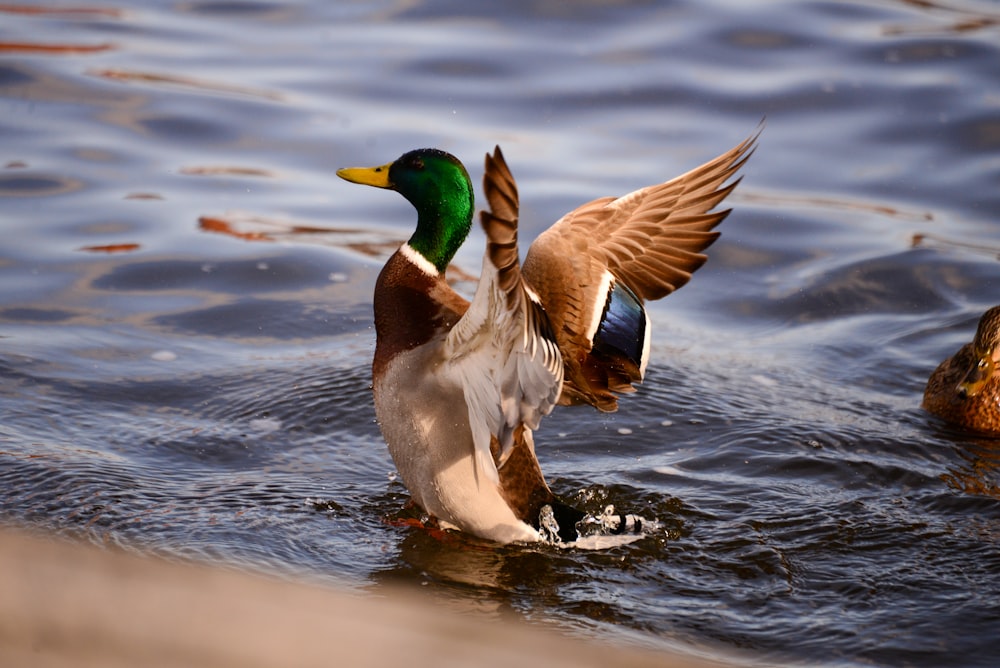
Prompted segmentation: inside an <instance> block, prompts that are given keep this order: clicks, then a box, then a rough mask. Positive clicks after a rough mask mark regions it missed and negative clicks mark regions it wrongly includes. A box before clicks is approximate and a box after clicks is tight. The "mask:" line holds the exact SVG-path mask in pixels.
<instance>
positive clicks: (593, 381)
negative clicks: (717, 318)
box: [522, 130, 760, 410]
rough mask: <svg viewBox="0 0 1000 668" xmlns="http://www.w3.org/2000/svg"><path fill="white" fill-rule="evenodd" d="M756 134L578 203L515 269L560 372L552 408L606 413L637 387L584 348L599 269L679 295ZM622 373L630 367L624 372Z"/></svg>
mask: <svg viewBox="0 0 1000 668" xmlns="http://www.w3.org/2000/svg"><path fill="white" fill-rule="evenodd" d="M759 134H760V131H759V130H758V132H757V133H755V134H754V135H752V136H751V137H749V138H748V139H746V140H744V141H743V142H741V143H740V144H738V145H737V146H735V147H734V148H732V149H730V150H729V151H727V152H726V153H724V154H722V155H720V156H719V157H717V158H715V159H714V160H711V161H709V162H707V163H705V164H704V165H701V166H700V167H696V168H695V169H693V170H691V171H690V172H687V173H686V174H683V175H682V176H679V177H677V178H675V179H672V180H670V181H668V182H666V183H662V184H659V185H653V186H648V187H646V188H642V189H640V190H636V191H635V192H632V193H629V194H627V195H624V196H623V197H620V198H617V199H615V198H612V197H604V198H600V199H596V200H594V201H592V202H588V203H587V204H584V205H583V206H581V207H579V208H578V209H575V210H574V211H572V212H570V213H568V214H566V215H565V216H563V217H562V218H561V219H560V220H559V221H558V222H557V223H556V224H555V225H553V226H552V227H550V228H549V229H548V230H546V231H545V232H544V233H542V235H541V236H539V237H538V239H537V240H535V242H534V243H533V244H532V245H531V248H530V249H529V251H528V255H527V257H526V259H525V262H524V266H523V268H522V274H523V275H524V277H525V279H526V280H527V282H528V284H529V285H531V287H532V288H533V289H534V290H535V292H537V293H538V295H539V296H540V298H541V301H542V304H544V306H545V309H546V311H547V313H548V316H549V320H550V321H551V323H552V326H553V329H554V333H555V336H556V340H557V341H558V343H559V349H560V351H561V352H562V355H563V361H564V365H565V382H564V384H563V395H562V398H561V400H560V401H561V403H580V402H586V403H589V404H592V405H594V406H596V407H597V408H600V409H601V410H615V409H616V408H617V399H616V397H615V395H614V393H615V392H627V391H631V390H632V389H633V388H632V383H633V382H636V381H638V380H641V374H640V373H639V370H638V369H637V368H634V365H623V364H622V363H621V361H620V360H615V361H612V362H609V360H607V359H602V358H601V357H600V356H599V355H597V354H596V353H595V352H594V351H592V350H591V346H592V341H590V340H589V339H588V337H587V328H588V326H589V325H590V323H592V322H593V320H594V311H595V309H603V307H604V301H603V300H604V298H605V297H604V295H600V296H598V295H597V292H598V290H599V289H600V288H601V287H602V280H603V277H604V274H605V270H607V271H610V272H611V274H612V275H613V276H614V277H615V279H617V280H619V281H621V282H623V283H624V284H625V285H627V286H628V287H629V288H630V289H631V290H632V291H633V292H635V294H636V295H637V296H638V297H639V298H640V299H642V300H652V299H660V298H662V297H664V296H666V295H668V294H670V293H671V292H673V291H674V290H676V289H678V288H680V287H681V286H683V285H684V284H685V283H687V282H688V280H690V278H691V274H692V273H693V272H694V271H696V270H697V269H698V268H699V267H700V266H701V265H702V264H704V262H705V260H706V256H705V255H704V254H703V253H702V251H703V250H705V249H706V248H707V247H708V246H709V245H711V244H712V242H713V241H715V240H716V239H717V238H718V236H719V233H718V232H715V231H713V230H714V228H715V227H716V226H717V225H718V224H719V223H720V222H722V221H723V220H724V219H725V218H726V216H727V215H728V214H729V210H728V209H727V210H723V211H714V212H713V211H711V209H713V208H714V207H716V206H717V205H718V204H719V203H720V202H721V201H722V200H723V199H725V198H726V196H727V195H729V193H730V192H732V190H733V188H735V187H736V185H737V184H738V183H739V179H736V180H733V181H732V182H730V183H728V184H727V183H726V182H727V181H730V179H731V178H732V177H733V176H734V175H735V174H736V172H737V171H738V170H739V169H740V168H741V167H742V166H743V164H744V163H745V162H746V160H747V159H748V158H749V157H750V155H751V154H752V153H753V151H754V147H755V145H756V141H757V137H758V136H759ZM629 366H631V368H629Z"/></svg>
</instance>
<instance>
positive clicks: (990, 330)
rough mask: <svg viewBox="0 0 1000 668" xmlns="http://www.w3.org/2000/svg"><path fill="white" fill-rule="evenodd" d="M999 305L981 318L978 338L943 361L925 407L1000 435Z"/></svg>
mask: <svg viewBox="0 0 1000 668" xmlns="http://www.w3.org/2000/svg"><path fill="white" fill-rule="evenodd" d="M998 363H1000V306H994V307H993V308H991V309H989V310H988V311H986V313H984V314H983V317H982V318H980V319H979V327H978V328H977V329H976V338H975V339H973V340H972V342H971V343H966V344H965V345H964V346H962V347H961V348H960V349H959V351H958V352H957V353H955V354H954V355H952V356H951V357H949V358H948V359H946V360H945V361H944V362H941V364H940V365H938V368H937V369H935V370H934V373H932V374H931V377H930V379H929V380H928V381H927V387H926V389H924V408H926V409H927V410H928V411H929V412H931V413H933V414H934V415H937V416H938V417H940V418H943V419H944V420H947V421H948V422H950V423H952V424H954V425H956V426H958V427H962V428H963V429H969V430H972V431H977V432H982V433H986V434H993V435H1000V366H997V365H998Z"/></svg>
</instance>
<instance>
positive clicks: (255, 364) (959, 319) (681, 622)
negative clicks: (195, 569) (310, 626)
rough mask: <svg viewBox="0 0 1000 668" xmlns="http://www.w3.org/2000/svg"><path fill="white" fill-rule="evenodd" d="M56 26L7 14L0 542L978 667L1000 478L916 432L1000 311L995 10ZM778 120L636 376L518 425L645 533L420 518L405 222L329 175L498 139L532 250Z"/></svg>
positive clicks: (159, 19)
mask: <svg viewBox="0 0 1000 668" xmlns="http://www.w3.org/2000/svg"><path fill="white" fill-rule="evenodd" d="M36 4H37V3H35V4H32V3H22V4H21V5H17V4H14V5H10V4H8V5H4V6H2V7H0V14H3V17H4V20H3V21H2V22H0V102H2V104H3V105H4V113H3V114H0V137H2V139H3V144H2V145H3V155H2V156H0V231H2V234H3V236H2V241H0V378H2V382H0V416H2V417H0V490H2V491H0V513H2V517H3V518H4V519H5V520H6V521H12V522H20V523H27V524H31V525H33V526H37V527H42V528H46V529H49V530H53V531H58V532H63V533H69V534H74V535H80V536H83V537H85V538H87V539H89V540H93V541H99V542H105V543H108V544H117V545H124V546H127V547H129V548H132V549H143V550H152V551H157V552H160V553H163V554H167V555H173V556H183V557H196V558H202V559H211V560H215V561H222V562H225V563H230V564H235V565H238V566H241V567H247V568H258V569H266V570H276V571H280V572H305V573H308V574H309V575H311V576H313V577H319V578H325V579H329V580H333V581H336V582H339V583H341V584H346V585H347V586H350V587H355V588H359V589H365V588H367V589H370V590H374V591H376V592H377V591H379V590H380V587H381V585H382V584H383V583H388V582H392V583H398V582H403V583H409V584H414V585H418V586H420V587H421V589H423V590H426V591H428V592H430V593H431V594H432V595H435V596H438V597H439V598H440V599H442V600H444V601H446V602H447V603H448V604H449V605H452V606H455V607H458V608H459V609H462V610H468V611H474V612H475V613H476V614H482V615H487V616H490V617H495V618H503V617H505V616H518V617H525V618H528V619H531V620H533V621H535V622H538V623H545V624H553V625H556V626H559V627H560V628H563V629H569V630H571V631H572V632H574V633H580V634H586V635H596V636H600V637H614V638H617V639H620V638H621V637H623V636H627V637H628V638H629V639H634V640H635V641H636V642H641V643H645V644H652V645H657V644H678V643H679V644H685V645H689V646H690V645H696V646H700V647H707V648H719V649H722V650H729V649H733V648H740V650H742V651H746V652H747V653H748V654H749V656H750V658H751V660H753V661H755V662H757V663H761V662H764V663H773V662H777V661H780V660H785V659H788V660H793V661H799V662H805V663H809V664H815V663H823V662H834V663H847V664H854V663H877V664H892V665H919V666H937V665H941V664H942V663H949V664H955V665H968V666H974V665H982V666H987V665H992V661H993V657H994V656H995V655H996V653H997V650H998V649H1000V646H998V642H1000V641H998V639H997V634H996V623H997V620H998V619H1000V603H998V601H1000V589H998V584H997V578H996V573H997V572H1000V550H998V549H997V548H998V540H1000V532H998V530H997V527H998V526H1000V524H998V522H1000V505H998V497H997V491H996V490H997V482H998V476H1000V472H998V466H1000V457H998V454H997V453H998V452H1000V448H998V447H997V445H996V443H995V442H994V441H993V440H990V439H982V438H977V437H973V436H969V435H964V434H961V433H957V432H955V431H953V430H950V429H947V428H945V427H943V425H941V424H940V423H939V422H938V421H937V420H936V419H935V418H933V417H931V416H929V415H927V414H926V413H924V412H923V411H922V410H921V409H920V397H921V393H922V391H923V387H924V383H925V382H926V379H927V376H928V374H929V373H930V372H931V370H933V369H934V367H935V366H936V365H937V364H938V363H939V362H940V361H941V360H942V359H944V357H946V356H947V355H949V354H951V353H952V352H954V350H956V349H957V348H958V346H959V345H960V344H961V343H963V342H965V341H967V340H969V337H970V335H971V333H972V332H973V331H974V330H975V324H976V322H977V321H978V318H979V316H980V315H981V314H982V312H983V311H984V310H985V309H986V308H987V307H988V306H991V305H993V304H995V303H996V302H997V299H996V295H997V285H998V283H1000V265H998V258H1000V233H998V228H997V220H996V217H997V212H1000V190H998V189H997V187H996V184H997V178H998V176H1000V162H998V160H997V157H996V156H997V148H998V146H1000V139H998V137H1000V132H998V128H1000V121H998V120H997V119H998V109H1000V79H998V75H997V67H996V64H997V62H998V55H1000V54H998V46H997V45H998V44H1000V40H998V39H997V37H998V34H997V33H998V30H1000V27H998V26H1000V23H998V21H997V17H998V14H997V12H996V8H995V7H994V6H993V5H992V4H991V3H982V2H974V1H973V2H963V3H961V4H953V3H946V2H942V3H930V2H893V1H891V0H884V1H881V2H865V3H854V2H848V3H837V4H831V3H815V2H776V3H750V4H747V3H733V2H727V1H726V0H718V1H716V2H710V3H707V4H706V3H689V2H675V3H668V4H662V3H659V4H657V3H652V4H650V3H631V2H624V3H614V4H611V5H608V4H600V3H598V4H583V5H580V4H577V5H573V6H572V9H570V8H569V7H570V6H569V5H566V4H565V3H552V2H544V1H542V2H530V3H521V4H518V5H511V6H508V7H505V9H504V11H503V12H497V11H496V10H494V9H492V8H490V7H488V6H485V5H484V6H479V5H468V4H461V3H447V2H445V3H393V2H381V3H376V4H374V5H371V4H359V5H351V4H344V3H319V2H308V1H303V2H300V3H293V4H269V3H248V2H231V3H230V2H225V3H217V2H186V3H175V4H171V5H165V6H162V7H161V6H152V5H150V4H149V3H132V4H128V3H125V4H124V5H121V4H120V5H116V6H115V7H103V6H79V7H38V6H36ZM764 116H766V118H767V130H766V132H765V134H764V136H763V138H762V142H761V145H760V148H759V150H758V151H757V152H756V154H755V155H754V157H753V159H752V160H751V162H750V163H749V164H748V168H747V171H746V175H745V180H744V182H743V184H742V185H741V186H740V189H739V190H738V191H737V193H736V195H735V197H734V198H733V200H732V201H731V204H732V205H733V206H734V208H735V210H734V212H733V214H732V215H731V216H730V217H729V218H728V219H727V220H726V222H725V223H724V224H723V225H722V228H721V231H722V237H721V239H720V240H719V242H718V243H716V244H715V245H714V246H712V248H711V249H710V251H709V256H710V259H709V261H708V263H707V264H706V266H705V267H703V268H702V269H700V270H699V271H698V273H697V275H696V276H695V277H694V280H692V282H691V283H690V284H689V285H688V286H686V287H685V288H684V289H682V290H680V291H679V292H677V293H676V294H674V295H671V296H670V298H669V299H667V300H664V301H663V302H658V303H656V304H654V305H653V306H652V308H651V310H650V311H651V318H652V321H653V326H654V330H655V334H654V340H653V358H652V361H651V364H650V372H649V377H648V380H647V382H646V383H645V385H644V386H643V387H642V388H641V389H640V391H639V392H638V393H636V394H635V395H634V396H631V397H628V399H627V401H623V402H622V408H621V410H620V412H618V413H616V414H613V415H598V414H596V413H594V412H592V411H588V410H584V409H575V410H574V409H559V410H557V411H556V412H555V413H554V414H553V415H552V416H551V417H550V418H548V419H547V420H546V421H545V422H543V424H542V427H541V429H540V430H539V432H538V434H537V439H536V440H537V444H538V451H539V456H540V458H541V460H542V466H543V467H544V469H545V470H546V472H547V475H548V477H549V479H550V481H551V483H552V485H553V488H554V489H555V490H556V491H557V493H559V494H561V495H563V496H564V497H566V498H567V499H568V500H570V501H571V502H573V503H574V504H577V505H579V506H581V507H583V508H584V509H585V510H587V511H588V512H590V513H593V514H600V513H601V512H602V510H603V509H604V508H605V506H607V505H614V506H615V507H616V508H618V509H620V510H622V511H624V512H627V513H634V514H637V515H641V516H643V517H645V518H650V519H655V520H656V521H657V522H658V528H657V530H656V531H650V532H649V533H646V534H645V535H643V536H642V538H641V539H640V540H638V541H636V542H634V543H631V544H628V545H620V546H616V547H614V548H610V549H604V550H566V549H562V548H558V547H554V546H544V545H543V546H529V547H524V546H508V547H503V548H499V547H497V546H494V545H489V544H485V543H482V542H481V541H476V540H474V539H470V538H468V537H465V536H458V535H454V534H443V535H442V534H440V533H435V532H433V531H429V530H427V529H426V527H423V528H420V527H418V526H415V525H418V524H420V522H419V520H420V517H419V515H418V514H417V512H416V511H414V510H413V509H410V508H407V506H406V501H407V498H408V496H407V494H406V491H405V489H403V487H402V485H401V484H400V483H399V481H398V480H397V477H396V475H395V472H394V470H393V465H392V462H391V460H390V459H389V457H388V453H387V452H386V449H385V446H384V444H383V443H382V440H381V437H380V435H379V431H378V427H377V425H376V424H375V422H374V411H373V409H372V406H371V394H370V382H371V379H370V371H369V364H370V359H371V353H372V349H373V345H374V341H373V332H372V327H371V291H372V287H373V285H374V281H375V277H376V276H377V274H378V271H379V268H380V266H381V264H382V262H383V261H384V259H385V258H386V257H387V256H388V255H389V254H390V253H391V252H392V250H393V249H394V248H395V247H396V245H397V244H398V243H399V242H400V240H402V239H405V238H406V237H407V236H408V235H409V233H410V227H411V225H412V212H411V210H410V207H409V205H408V204H406V202H405V201H403V200H401V199H399V198H385V197H382V196H380V195H381V194H380V193H375V192H371V193H370V192H367V191H364V190H358V189H353V188H349V187H345V186H344V185H342V184H340V183H339V182H337V181H335V180H334V176H333V174H334V171H335V170H336V168H338V167H343V166H346V165H352V164H376V163H378V161H379V160H382V161H383V162H385V161H388V160H390V159H392V158H394V157H396V156H398V155H400V154H401V153H402V152H403V151H405V150H408V149H412V148H417V147H421V146H437V147H440V148H443V149H446V150H449V151H451V152H453V153H455V154H456V155H459V156H460V157H462V159H463V160H464V161H465V162H466V164H467V166H468V168H469V171H470V173H471V174H472V177H473V179H474V180H475V181H478V180H479V178H480V177H481V174H482V162H481V161H482V156H483V155H484V154H485V153H486V152H487V151H488V150H490V149H492V148H493V146H494V144H497V143H499V144H500V145H502V147H503V150H504V153H505V155H506V156H507V157H508V162H509V163H510V165H511V168H512V170H513V172H514V174H515V176H516V177H517V179H518V184H519V189H520V194H521V200H522V204H523V220H522V222H521V239H522V243H524V244H525V245H526V241H527V240H530V239H532V238H533V237H534V236H536V235H537V234H538V233H539V232H541V231H542V230H543V229H545V227H547V226H548V225H549V224H551V222H553V221H554V220H556V219H557V218H558V217H559V216H560V215H561V214H562V213H564V212H565V211H568V210H571V209H572V208H574V207H575V206H577V205H579V204H581V203H583V202H585V201H589V200H590V199H593V198H594V197H598V196H603V195H615V194H621V193H624V192H628V191H630V190H632V189H634V188H636V187H638V186H642V185H646V184H649V183H653V182H655V181H657V180H660V179H662V178H668V177H670V176H673V175H675V174H678V173H681V172H683V171H684V170H686V169H688V168H690V167H693V166H695V165H697V164H700V163H701V162H703V161H704V160H705V159H707V158H709V157H711V156H713V155H716V154H717V153H719V152H720V151H721V150H723V149H725V148H727V147H728V146H730V145H732V144H734V143H735V142H736V141H738V140H739V139H741V138H742V137H744V136H745V135H746V134H747V133H748V132H749V131H750V130H752V128H753V127H754V126H755V125H756V124H757V122H758V121H759V119H760V118H761V117H764ZM482 244H483V238H482V234H481V233H480V232H479V231H478V230H476V231H474V233H473V236H472V238H471V240H470V242H469V243H468V244H467V245H466V247H464V248H463V249H462V250H461V251H460V252H459V255H458V257H457V260H456V266H455V267H454V268H453V269H452V270H451V272H450V278H451V280H452V281H454V282H455V283H456V285H457V287H458V289H460V290H462V291H465V292H469V291H471V290H472V289H473V288H474V283H473V280H474V277H475V276H476V275H477V274H478V269H479V266H480V262H481V252H482Z"/></svg>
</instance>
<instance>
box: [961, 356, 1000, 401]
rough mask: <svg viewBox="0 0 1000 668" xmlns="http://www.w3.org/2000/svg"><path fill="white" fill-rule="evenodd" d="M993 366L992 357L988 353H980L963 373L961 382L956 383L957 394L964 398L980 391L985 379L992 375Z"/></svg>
mask: <svg viewBox="0 0 1000 668" xmlns="http://www.w3.org/2000/svg"><path fill="white" fill-rule="evenodd" d="M994 366H995V365H994V364H993V358H992V357H991V356H990V355H989V353H986V354H984V355H980V356H979V359H978V360H977V361H976V363H975V364H974V365H973V366H972V368H971V369H969V371H968V372H967V373H966V374H965V378H963V379H962V382H961V383H959V384H958V387H957V388H956V390H957V391H958V395H959V396H960V397H962V398H963V399H964V398H965V397H974V396H976V395H977V394H979V393H980V392H982V390H983V386H985V385H986V381H988V380H989V379H990V378H991V377H992V376H993V371H994Z"/></svg>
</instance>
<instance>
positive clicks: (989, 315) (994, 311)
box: [955, 306, 1000, 399]
mask: <svg viewBox="0 0 1000 668" xmlns="http://www.w3.org/2000/svg"><path fill="white" fill-rule="evenodd" d="M972 351H973V355H974V361H973V364H972V366H971V367H970V368H969V370H968V371H967V372H966V373H965V377H963V378H962V382H960V383H959V384H958V387H957V388H955V391H956V392H958V396H959V397H961V398H962V399H965V398H968V397H974V396H976V395H977V394H979V393H980V392H982V391H983V388H984V387H985V386H986V383H987V381H989V380H990V379H991V378H992V377H993V376H994V374H996V372H997V365H998V364H1000V306H994V307H993V308H991V309H989V310H988V311H986V313H984V314H983V317H982V318H980V319H979V328H978V329H977V330H976V338H975V339H974V340H973V342H972Z"/></svg>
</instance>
